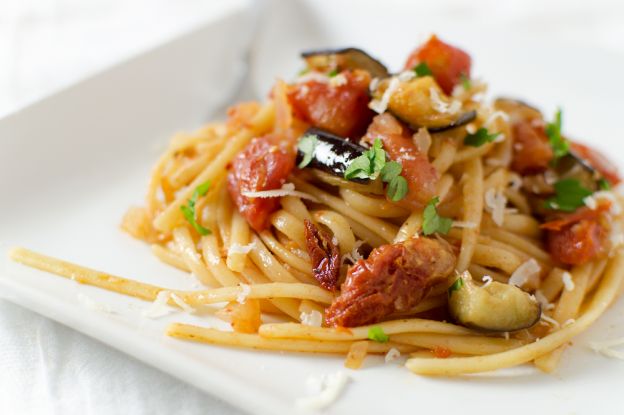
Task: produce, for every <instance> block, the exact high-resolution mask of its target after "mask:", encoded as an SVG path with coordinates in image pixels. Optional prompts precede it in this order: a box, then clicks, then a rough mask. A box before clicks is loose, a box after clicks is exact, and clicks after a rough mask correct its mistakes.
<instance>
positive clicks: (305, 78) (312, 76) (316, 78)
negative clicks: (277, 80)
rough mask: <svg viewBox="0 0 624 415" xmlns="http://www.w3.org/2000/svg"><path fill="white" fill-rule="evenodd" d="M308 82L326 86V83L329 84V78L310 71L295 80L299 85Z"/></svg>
mask: <svg viewBox="0 0 624 415" xmlns="http://www.w3.org/2000/svg"><path fill="white" fill-rule="evenodd" d="M336 76H337V75H336ZM309 81H313V82H320V83H322V84H327V83H329V81H330V78H329V76H327V75H325V74H322V73H320V72H316V71H310V72H306V73H304V74H303V75H301V76H300V77H298V78H297V80H296V82H297V83H298V84H301V83H304V82H309Z"/></svg>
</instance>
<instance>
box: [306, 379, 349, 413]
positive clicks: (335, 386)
mask: <svg viewBox="0 0 624 415" xmlns="http://www.w3.org/2000/svg"><path fill="white" fill-rule="evenodd" d="M348 381H349V377H348V376H347V375H346V374H345V373H344V372H336V373H332V374H329V375H326V376H323V377H321V378H320V379H319V378H318V377H315V376H311V377H308V379H307V381H306V383H307V385H308V386H312V387H314V388H316V389H318V390H319V393H318V394H317V395H315V396H308V397H305V398H299V399H297V400H296V401H295V405H296V406H297V407H298V408H300V409H312V410H320V409H323V408H327V407H328V406H329V405H331V404H332V403H334V401H336V399H338V396H339V395H340V393H341V392H342V390H343V389H344V387H345V386H346V385H347V382H348Z"/></svg>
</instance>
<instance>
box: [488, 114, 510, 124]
mask: <svg viewBox="0 0 624 415" xmlns="http://www.w3.org/2000/svg"><path fill="white" fill-rule="evenodd" d="M497 118H500V119H501V120H503V121H505V122H508V121H509V115H507V113H506V112H504V111H494V112H492V113H491V114H490V116H489V117H488V118H487V120H485V127H486V128H489V127H491V126H492V123H493V122H494V121H496V119H497Z"/></svg>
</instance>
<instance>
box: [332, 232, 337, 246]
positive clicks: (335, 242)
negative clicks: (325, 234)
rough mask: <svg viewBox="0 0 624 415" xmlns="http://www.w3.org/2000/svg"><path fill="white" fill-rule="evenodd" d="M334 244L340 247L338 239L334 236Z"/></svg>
mask: <svg viewBox="0 0 624 415" xmlns="http://www.w3.org/2000/svg"><path fill="white" fill-rule="evenodd" d="M331 241H332V244H334V245H335V246H338V238H336V236H335V235H334V236H332V240H331Z"/></svg>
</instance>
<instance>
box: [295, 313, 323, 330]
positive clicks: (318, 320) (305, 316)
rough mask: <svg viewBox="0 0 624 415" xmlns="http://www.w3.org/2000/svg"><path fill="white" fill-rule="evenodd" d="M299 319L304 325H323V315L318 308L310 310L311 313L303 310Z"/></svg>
mask: <svg viewBox="0 0 624 415" xmlns="http://www.w3.org/2000/svg"><path fill="white" fill-rule="evenodd" d="M299 319H300V320H301V324H303V325H304V326H311V327H321V325H322V324H323V315H322V314H321V313H319V312H318V311H316V310H310V312H309V313H306V312H305V311H302V312H301V314H299Z"/></svg>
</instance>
